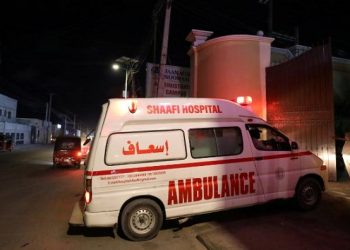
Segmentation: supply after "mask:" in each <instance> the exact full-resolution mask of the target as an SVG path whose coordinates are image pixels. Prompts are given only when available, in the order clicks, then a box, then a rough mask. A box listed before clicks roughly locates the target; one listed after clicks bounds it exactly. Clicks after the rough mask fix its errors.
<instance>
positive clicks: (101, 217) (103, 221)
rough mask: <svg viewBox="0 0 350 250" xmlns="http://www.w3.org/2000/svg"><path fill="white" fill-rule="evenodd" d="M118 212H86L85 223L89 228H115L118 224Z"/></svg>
mask: <svg viewBox="0 0 350 250" xmlns="http://www.w3.org/2000/svg"><path fill="white" fill-rule="evenodd" d="M118 215H119V213H118V212H117V211H108V212H99V213H90V212H86V211H85V212H84V222H85V226H87V227H113V226H114V225H116V224H117V223H118Z"/></svg>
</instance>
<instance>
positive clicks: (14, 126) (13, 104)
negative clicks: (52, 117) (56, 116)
mask: <svg viewBox="0 0 350 250" xmlns="http://www.w3.org/2000/svg"><path fill="white" fill-rule="evenodd" d="M48 125H49V124H47V122H45V121H42V120H39V119H34V118H17V100H16V99H13V98H11V97H8V96H6V95H3V94H0V134H4V135H7V136H11V138H12V141H13V142H14V144H15V145H18V144H30V143H47V142H48V141H49V139H50V137H49V136H48V135H49V134H50V133H51V132H50V131H49V130H48V128H50V126H48Z"/></svg>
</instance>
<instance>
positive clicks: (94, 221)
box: [68, 200, 119, 227]
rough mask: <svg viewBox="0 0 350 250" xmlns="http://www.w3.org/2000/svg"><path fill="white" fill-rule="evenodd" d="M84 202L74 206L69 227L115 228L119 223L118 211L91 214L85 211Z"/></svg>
mask: <svg viewBox="0 0 350 250" xmlns="http://www.w3.org/2000/svg"><path fill="white" fill-rule="evenodd" d="M84 210H85V209H84V201H83V200H80V201H77V202H76V203H75V204H74V208H73V211H72V214H71V217H70V219H69V222H68V223H69V225H70V226H75V227H81V226H86V227H113V226H115V225H116V224H117V223H118V216H119V212H118V211H108V212H98V213H91V212H87V211H84Z"/></svg>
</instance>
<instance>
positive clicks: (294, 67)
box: [266, 44, 337, 181]
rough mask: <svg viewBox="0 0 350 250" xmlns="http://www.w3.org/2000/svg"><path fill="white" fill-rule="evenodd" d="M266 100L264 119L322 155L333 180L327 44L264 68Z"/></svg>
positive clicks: (307, 148)
mask: <svg viewBox="0 0 350 250" xmlns="http://www.w3.org/2000/svg"><path fill="white" fill-rule="evenodd" d="M266 100H267V120H268V122H269V123H271V124H272V125H274V126H275V127H277V128H279V129H280V130H281V131H283V132H284V133H286V134H287V135H288V136H289V137H290V138H291V139H293V140H296V141H297V142H298V143H299V147H300V148H302V149H306V150H310V151H312V152H313V153H314V154H316V155H318V156H319V157H320V158H322V159H323V160H324V162H325V164H326V165H327V167H328V173H329V180H332V181H336V176H337V175H336V156H335V138H334V133H335V131H334V111H333V106H334V103H333V84H332V56H331V46H330V44H327V45H323V46H318V47H315V48H313V49H312V50H310V51H307V52H305V53H304V54H302V55H301V56H299V57H296V58H294V59H292V60H290V61H288V62H285V63H283V64H280V65H277V66H273V67H269V68H267V69H266Z"/></svg>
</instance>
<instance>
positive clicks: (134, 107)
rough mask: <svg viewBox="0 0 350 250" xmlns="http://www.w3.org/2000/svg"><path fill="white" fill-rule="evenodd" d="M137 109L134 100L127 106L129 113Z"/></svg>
mask: <svg viewBox="0 0 350 250" xmlns="http://www.w3.org/2000/svg"><path fill="white" fill-rule="evenodd" d="M136 110H137V106H136V103H135V102H132V103H131V107H129V111H130V113H131V114H134V113H135V112H136Z"/></svg>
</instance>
